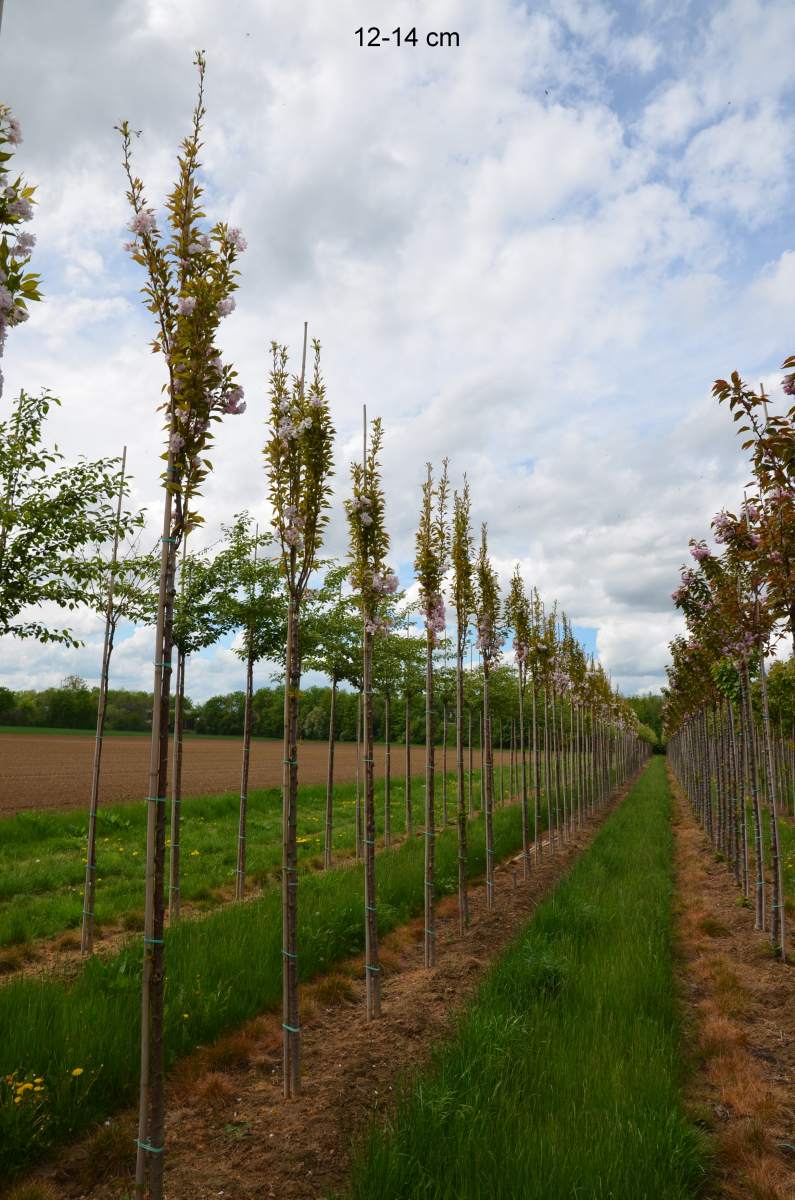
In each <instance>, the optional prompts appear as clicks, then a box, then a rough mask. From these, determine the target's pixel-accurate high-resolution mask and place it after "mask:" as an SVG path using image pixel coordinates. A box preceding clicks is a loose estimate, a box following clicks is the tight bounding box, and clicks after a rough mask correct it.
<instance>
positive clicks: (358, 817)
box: [354, 690, 362, 862]
mask: <svg viewBox="0 0 795 1200" xmlns="http://www.w3.org/2000/svg"><path fill="white" fill-rule="evenodd" d="M361 758H362V693H361V690H360V691H359V695H358V698H357V700H356V804H355V805H354V820H355V822H356V859H357V862H358V860H359V859H360V858H361V857H362V797H361V790H360V781H361Z"/></svg>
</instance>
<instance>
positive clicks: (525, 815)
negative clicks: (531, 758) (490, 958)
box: [519, 664, 530, 879]
mask: <svg viewBox="0 0 795 1200" xmlns="http://www.w3.org/2000/svg"><path fill="white" fill-rule="evenodd" d="M526 681H527V675H526V671H525V669H523V667H522V665H521V664H520V665H519V760H520V762H521V764H522V792H521V794H522V849H523V851H524V853H523V856H522V865H523V868H524V877H525V879H529V878H530V812H529V808H528V795H527V759H526V756H525V746H524V737H525V734H524V689H525V683H526Z"/></svg>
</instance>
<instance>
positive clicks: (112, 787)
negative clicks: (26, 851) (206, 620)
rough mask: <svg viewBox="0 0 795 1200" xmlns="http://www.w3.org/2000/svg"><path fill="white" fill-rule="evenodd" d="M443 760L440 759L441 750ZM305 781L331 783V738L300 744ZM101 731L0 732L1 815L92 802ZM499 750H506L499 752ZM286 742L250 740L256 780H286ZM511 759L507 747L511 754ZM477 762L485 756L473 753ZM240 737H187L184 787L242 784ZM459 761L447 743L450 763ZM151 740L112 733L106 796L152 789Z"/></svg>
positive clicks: (348, 769) (397, 759) (352, 756)
mask: <svg viewBox="0 0 795 1200" xmlns="http://www.w3.org/2000/svg"><path fill="white" fill-rule="evenodd" d="M438 753H439V763H441V753H440V752H438ZM298 755H299V767H298V769H299V775H300V780H301V783H302V784H318V783H325V780H326V761H327V747H326V744H325V742H302V743H301V745H300V747H299V751H298ZM93 756H94V737H93V735H90V734H86V735H85V736H83V735H81V734H66V735H63V736H59V735H58V734H35V733H0V816H9V815H11V814H12V813H15V812H22V811H24V810H25V809H46V808H57V809H75V808H86V807H87V805H88V797H89V793H90V786H91V770H92V764H93ZM497 757H499V756H497ZM282 758H283V750H282V743H281V742H280V741H264V740H263V741H258V740H257V741H254V742H253V743H252V746H251V765H250V776H249V787H251V788H252V789H255V788H270V787H279V786H280V785H281V781H282ZM505 758H506V762H507V754H506V755H505ZM424 764H425V749H424V747H420V746H418V747H417V748H416V752H415V753H413V754H412V775H421V774H422V773H423V771H424V769H425V767H424ZM474 765H475V768H476V769H478V768H479V766H480V760H479V756H478V754H477V753H475V754H474ZM240 766H241V743H240V742H239V741H236V740H230V741H226V740H224V739H215V738H188V739H186V741H185V743H184V752H183V767H182V771H183V783H182V786H183V795H184V796H185V797H186V798H190V797H191V796H210V795H217V794H218V793H220V792H228V791H233V790H234V789H235V788H239V787H240ZM454 767H455V761H454V753H453V751H452V750H451V749H448V769H449V770H451V771H452V770H453V769H454ZM148 770H149V741H148V739H147V738H145V737H118V736H117V737H114V736H113V735H112V734H111V735H109V736H108V737H106V738H105V741H104V745H103V751H102V796H101V802H102V803H103V804H124V803H128V802H130V801H134V800H140V799H141V798H142V797H143V796H145V795H146V794H147V792H146V788H147V773H148ZM375 771H376V776H377V777H378V778H379V779H381V778H383V773H384V753H383V747H381V746H378V747H376V763H375ZM392 772H393V774H394V775H395V776H396V777H397V776H400V775H403V774H405V772H404V758H403V747H402V746H393V747H392ZM355 773H356V747H355V745H354V744H353V743H352V742H339V743H338V744H337V748H336V752H335V774H336V778H337V780H338V782H340V783H342V782H345V781H347V780H351V779H353V778H354V776H355ZM506 778H507V775H506Z"/></svg>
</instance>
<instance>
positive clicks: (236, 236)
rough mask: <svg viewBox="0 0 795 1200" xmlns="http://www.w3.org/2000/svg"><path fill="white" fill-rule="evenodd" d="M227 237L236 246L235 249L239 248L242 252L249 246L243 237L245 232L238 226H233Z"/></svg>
mask: <svg viewBox="0 0 795 1200" xmlns="http://www.w3.org/2000/svg"><path fill="white" fill-rule="evenodd" d="M227 239H228V241H229V242H230V244H231V245H232V246H234V248H235V250H238V251H239V252H240V253H241V254H242V253H243V251H244V250H245V249H246V247H247V246H248V242H247V241H246V239H245V238H244V237H243V234H242V233H241V232H240V230H239V229H238V228H237V226H233V227H232V228H231V229H230V230H229V233H228V234H227Z"/></svg>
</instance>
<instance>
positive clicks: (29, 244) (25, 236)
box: [11, 230, 36, 258]
mask: <svg viewBox="0 0 795 1200" xmlns="http://www.w3.org/2000/svg"><path fill="white" fill-rule="evenodd" d="M35 245H36V235H35V233H28V232H27V230H24V231H23V232H22V233H20V234H19V235H18V236H17V244H16V245H15V246H14V248H13V250H12V251H11V253H12V254H13V255H15V257H17V258H19V257H21V256H22V255H25V254H30V252H31V250H32V249H33V247H34V246H35Z"/></svg>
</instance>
